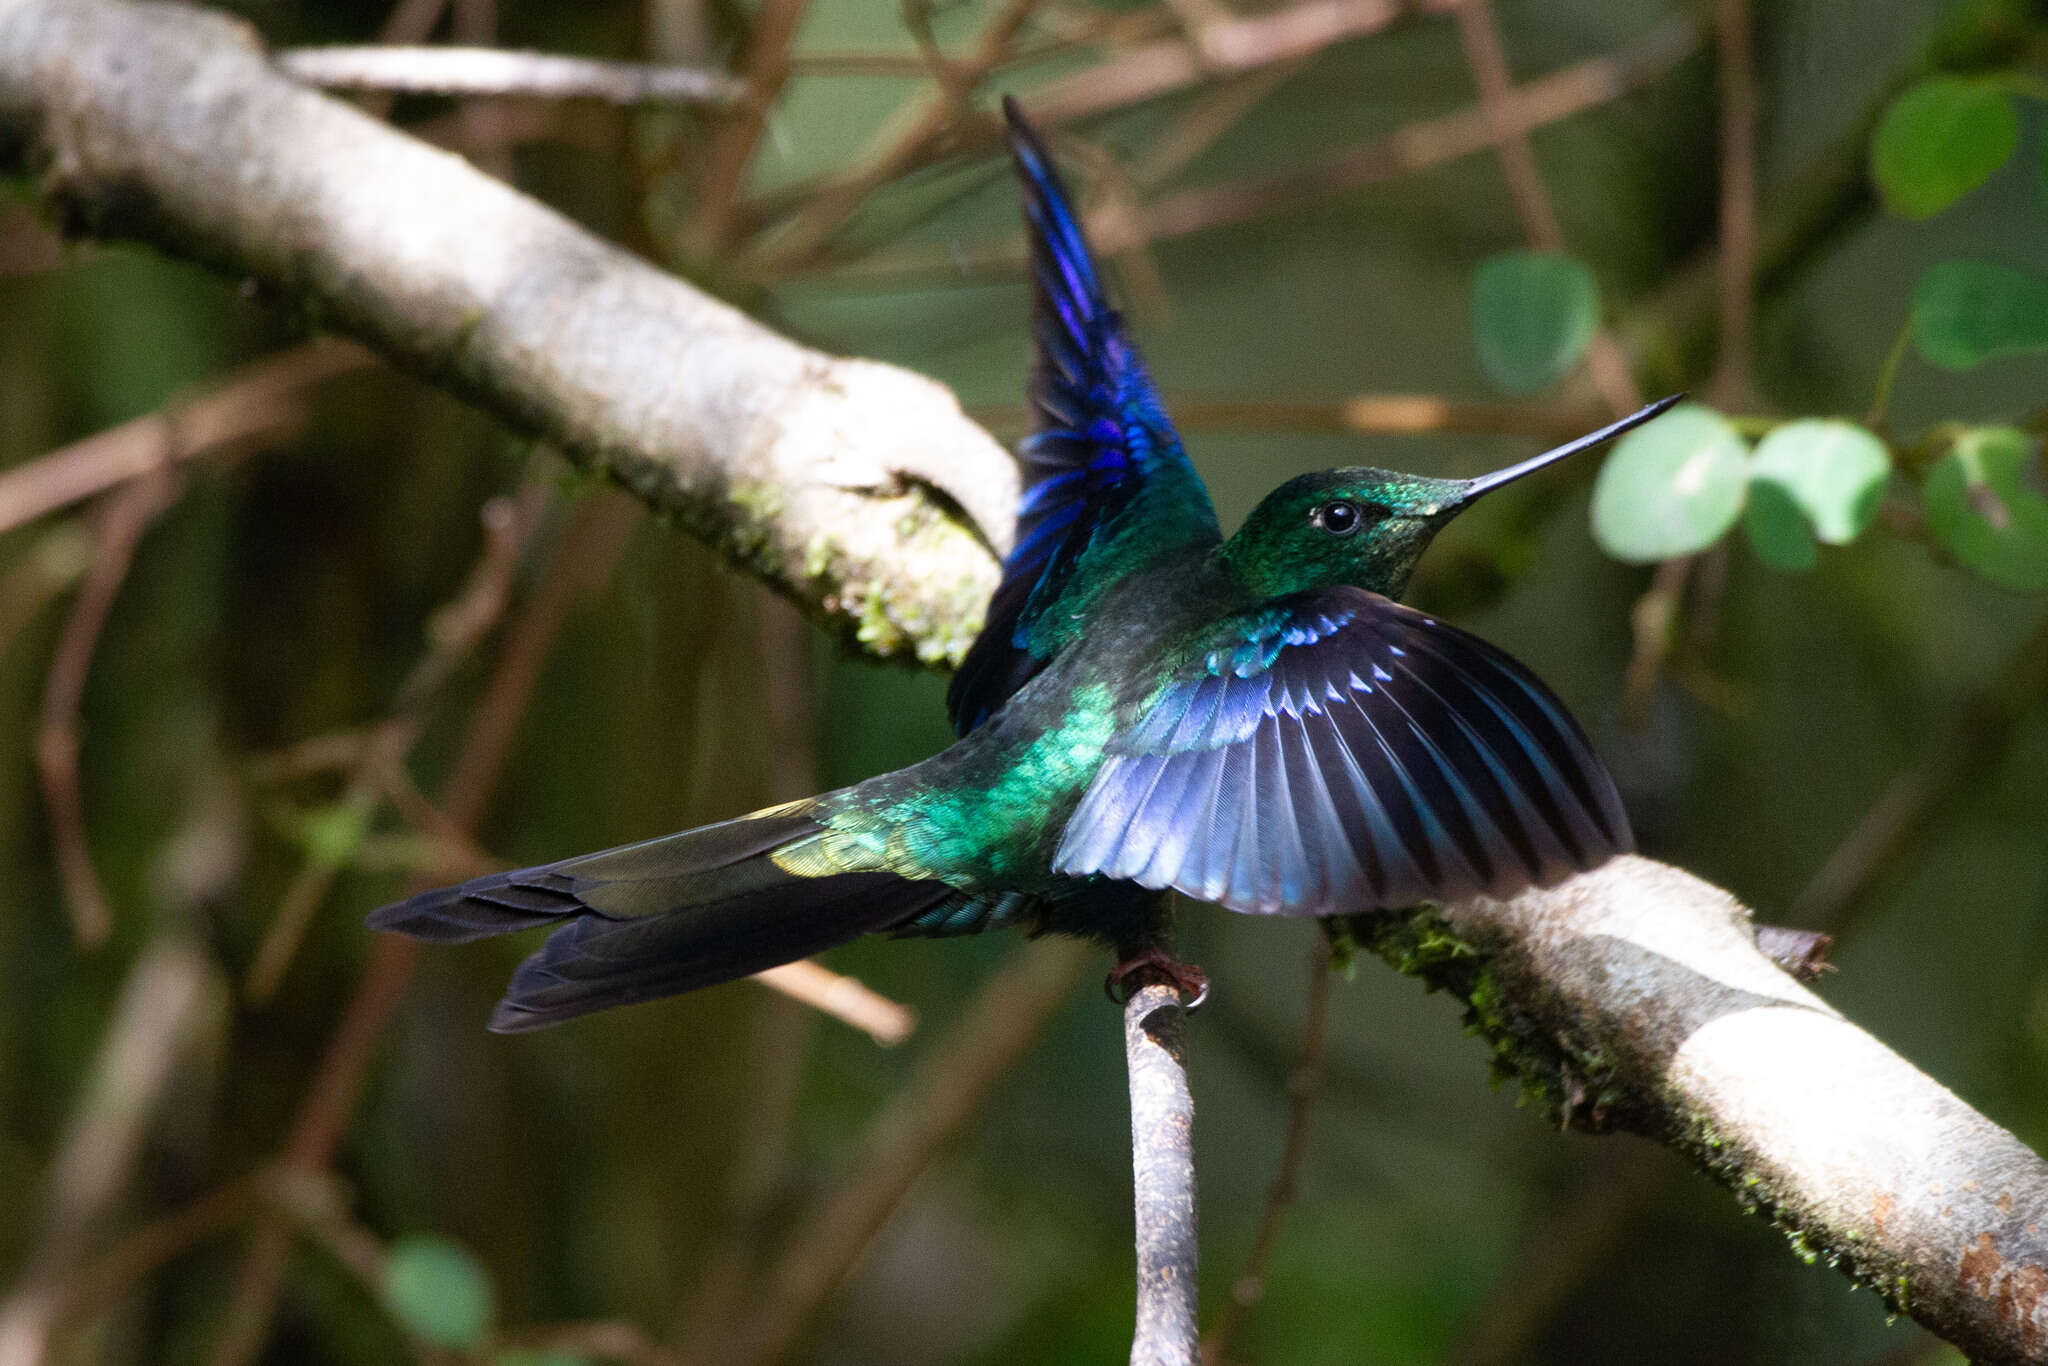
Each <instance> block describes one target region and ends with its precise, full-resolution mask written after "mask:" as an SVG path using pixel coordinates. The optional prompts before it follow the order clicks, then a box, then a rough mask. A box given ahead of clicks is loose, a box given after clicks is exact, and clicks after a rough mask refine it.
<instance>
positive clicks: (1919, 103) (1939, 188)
mask: <svg viewBox="0 0 2048 1366" xmlns="http://www.w3.org/2000/svg"><path fill="white" fill-rule="evenodd" d="M2019 137H2020V118H2019V111H2018V110H2016V109H2014V108H2013V102H2012V98H2011V97H2010V96H2009V95H2007V94H2006V93H2005V92H2004V91H2002V90H2000V89H1999V88H1998V87H1996V86H1994V85H1990V84H1988V83H1986V82H1983V81H1970V80H1963V79H1961V78H1959V77H1955V76H1936V77H1934V78H1932V79H1931V80H1925V81H1922V82H1920V83H1919V84H1918V85H1916V86H1914V87H1912V88H1911V89H1910V90H1908V91H1906V92H1905V93H1904V94H1903V95H1900V96H1899V97H1898V98H1897V99H1895V100H1893V101H1892V102H1891V104H1890V106H1889V107H1888V108H1886V110H1885V111H1884V117H1883V118H1881V119H1879V120H1878V124H1877V135H1876V137H1875V138H1873V139H1872V141H1871V144H1870V174H1871V178H1872V179H1874V180H1875V181H1876V182H1877V188H1878V190H1879V191H1880V192H1881V193H1882V194H1883V195H1884V201H1885V204H1886V205H1887V206H1888V207H1889V208H1890V209H1891V211H1892V212H1893V213H1895V214H1898V215H1899V216H1900V217H1902V218H1927V217H1930V216H1932V215H1934V214H1937V213H1940V212H1941V211H1942V210H1943V209H1945V208H1947V207H1948V206H1949V205H1951V204H1953V203H1955V202H1956V201H1957V200H1958V199H1961V198H1962V197H1963V196H1964V195H1966V194H1968V193H1969V192H1970V191H1972V190H1974V189H1976V188H1977V187H1978V186H1979V185H1982V184H1983V183H1984V182H1985V181H1986V180H1989V179H1990V178H1991V174H1992V172H1994V171H1996V170H1997V169H1998V168H1999V167H2001V166H2003V165H2004V164H2005V162H2006V158H2008V157H2010V156H2011V155H2012V153H2013V148H2015V147H2017V146H2018V145H2019Z"/></svg>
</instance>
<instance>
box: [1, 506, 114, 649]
mask: <svg viewBox="0 0 2048 1366" xmlns="http://www.w3.org/2000/svg"><path fill="white" fill-rule="evenodd" d="M91 567H92V536H91V535H90V534H89V533H88V532H87V531H86V530H85V528H84V527H82V526H80V525H79V524H78V522H77V521H75V520H73V521H64V522H58V523H56V524H55V525H53V526H51V527H49V528H48V529H47V530H45V531H44V532H42V533H41V535H40V536H39V537H38V538H37V539H36V541H35V543H34V544H32V545H30V546H29V547H28V548H27V549H26V550H24V551H23V552H22V553H21V555H20V556H19V557H18V558H17V559H16V560H15V561H14V563H13V564H10V565H9V566H7V569H6V572H5V573H0V657H4V656H5V655H6V653H7V651H9V650H11V649H13V648H14V644H15V642H16V641H17V640H19V639H20V638H21V633H22V632H23V631H25V630H27V629H28V627H29V624H30V623H31V622H33V621H34V620H35V619H36V617H38V616H39V615H41V613H42V610H43V609H44V608H45V607H48V606H49V605H50V604H51V603H53V602H55V601H56V600H57V599H58V598H60V597H62V596H63V595H64V594H65V593H66V592H67V591H69V590H70V589H71V587H72V586H73V585H75V584H76V583H77V582H78V581H79V580H80V579H82V578H84V577H85V571H86V570H87V569H89V568H91Z"/></svg>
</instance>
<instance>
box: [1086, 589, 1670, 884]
mask: <svg viewBox="0 0 2048 1366" xmlns="http://www.w3.org/2000/svg"><path fill="white" fill-rule="evenodd" d="M1289 606H1290V610H1288V611H1286V612H1284V613H1280V614H1278V615H1275V614H1274V613H1272V612H1270V611H1267V612H1263V613H1259V614H1256V615H1253V616H1248V617H1247V618H1245V619H1241V620H1239V621H1235V622H1232V623H1227V624H1226V625H1225V626H1224V627H1222V628H1220V629H1219V632H1218V639H1219V640H1220V641H1221V642H1222V643H1221V644H1220V645H1219V646H1218V647H1217V648H1215V649H1213V650H1210V651H1208V652H1207V653H1206V654H1201V653H1200V652H1197V653H1198V654H1199V655H1200V658H1199V661H1198V663H1197V664H1196V665H1195V666H1194V667H1193V668H1191V669H1190V670H1189V671H1188V672H1187V673H1186V674H1185V675H1183V676H1182V677H1180V678H1177V679H1175V680H1173V681H1171V682H1170V683H1168V684H1167V685H1166V686H1165V687H1164V688H1163V689H1162V690H1161V691H1160V692H1159V693H1158V694H1157V695H1156V696H1155V697H1154V699H1153V700H1152V701H1151V702H1150V703H1149V704H1148V707H1147V709H1146V711H1145V712H1144V713H1143V714H1142V715H1141V716H1140V717H1139V718H1138V720H1137V722H1136V724H1135V725H1133V726H1132V727H1131V728H1130V729H1129V730H1127V731H1126V732H1125V733H1124V734H1123V735H1122V736H1120V737H1119V738H1118V739H1117V740H1115V741H1113V742H1112V744H1111V747H1110V748H1111V753H1110V757H1109V758H1108V759H1107V760H1106V761H1105V762H1104V764H1103V766H1102V768H1101V770H1100V771H1099V772H1098V773H1097V775H1096V777H1095V780H1094V781H1093V783H1092V784H1091V785H1090V786H1089V788H1088V791H1087V793H1086V794H1085V795H1084V796H1083V797H1082V799H1081V803H1080V805H1079V807H1078V808H1077V809H1076V810H1075V812H1074V814H1073V816H1072V817H1071V818H1070V819H1069V820H1068V823H1067V826H1066V831H1065V834H1064V836H1063V838H1062V841H1061V844H1060V848H1059V851H1058V852H1057V854H1056V855H1055V857H1054V863H1053V866H1054V869H1055V870H1056V871H1058V872H1061V873H1066V874H1071V875H1076V876H1080V875H1085V874H1099V875H1102V876H1106V877H1111V878H1120V879H1126V880H1129V881H1133V882H1136V883H1138V884H1139V885H1140V886H1144V887H1151V888H1160V887H1173V888H1176V889H1178V890H1180V891H1182V892H1185V893H1187V894H1188V895H1190V896H1194V897H1198V898H1200V899H1203V900H1210V901H1220V902H1221V903H1223V904H1224V905H1226V906H1228V907H1230V908H1231V909H1232V910H1237V911H1246V912H1251V913H1255V914H1262V915H1339V914H1346V913H1351V912H1357V911H1364V910H1370V909H1374V908H1383V907H1401V906H1409V905H1413V904H1415V903H1416V902H1420V901H1445V900H1452V899H1455V898H1457V897H1462V896H1469V895H1473V894H1475V893H1485V894H1488V895H1492V896H1509V895H1512V894H1514V893H1515V892H1518V891H1521V890H1522V889H1524V888H1527V887H1529V886H1532V885H1533V886H1548V885H1550V884H1552V883H1555V882H1558V881H1560V880H1562V879H1563V878H1565V877H1567V876H1569V875H1570V874H1571V873H1573V872H1576V871H1579V870H1582V869H1586V868H1590V867H1593V866H1595V865H1597V864H1599V863H1601V862H1603V861H1605V860H1606V859H1608V858H1610V857H1612V856H1613V855H1615V854H1617V853H1622V852H1625V851H1627V850H1628V849H1630V848H1631V847H1632V840H1631V836H1630V834H1629V828H1628V818H1627V815H1626V814H1625V813H1624V812H1623V810H1622V806H1621V799H1620V797H1619V795H1618V794H1617V793H1616V792H1615V790H1614V783H1613V780H1612V779H1611V778H1610V777H1609V776H1608V774H1607V771H1606V769H1605V768H1604V767H1603V766H1602V765H1601V763H1600V761H1599V759H1598V758H1597V757H1596V756H1595V755H1594V753H1593V750H1592V746H1591V745H1590V744H1589V743H1588V742H1587V740H1586V736H1585V733H1584V732H1583V731H1582V730H1580V728H1579V726H1578V724H1577V723H1576V722H1575V721H1573V720H1572V718H1571V715H1570V714H1569V713H1568V712H1567V711H1566V710H1565V709H1564V706H1563V705H1562V704H1561V703H1560V702H1558V700H1557V699H1556V698H1555V697H1554V696H1552V695H1551V693H1550V690H1549V689H1547V688H1545V687H1544V686H1543V684H1542V683H1541V682H1539V681H1538V680H1537V679H1536V677H1535V676H1534V675H1533V674H1531V673H1529V671H1528V670H1527V669H1525V668H1523V667H1522V666H1521V665H1520V664H1518V663H1516V662H1515V661H1514V660H1513V659H1512V658H1510V657H1509V656H1508V655H1506V654H1504V653H1503V652H1501V651H1500V650H1498V649H1495V648H1494V647H1493V646H1491V645H1488V644H1487V643H1486V642H1484V641H1482V640H1480V639H1478V638H1477V637H1475V636H1471V635H1467V634H1466V633H1465V632H1463V631H1459V630H1457V629H1456V628H1454V627H1450V626H1447V625H1445V624H1443V623H1442V622H1440V621H1437V620H1436V619H1435V618H1433V617H1430V616H1427V615H1425V614H1423V613H1421V612H1416V611H1413V610H1411V609H1409V608H1406V607H1402V606H1400V605H1398V604H1396V603H1394V602H1391V601H1389V600H1388V599H1386V598H1383V597H1380V596H1378V595H1377V594H1373V593H1367V592H1365V591H1364V590H1362V589H1356V588H1337V589H1329V590H1323V591H1319V592H1316V593H1313V594H1305V595H1303V596H1302V597H1301V598H1300V599H1297V600H1296V601H1294V602H1293V603H1291V604H1290V605H1289Z"/></svg>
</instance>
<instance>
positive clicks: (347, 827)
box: [299, 802, 375, 868]
mask: <svg viewBox="0 0 2048 1366" xmlns="http://www.w3.org/2000/svg"><path fill="white" fill-rule="evenodd" d="M373 814H375V813H373V812H372V811H370V810H369V809H368V808H366V807H362V806H357V805H354V804H353V803H350V802H335V803H333V804H332V805H329V806H323V807H319V808H317V809H315V810H312V811H308V812H307V813H306V814H305V815H304V816H303V817H301V818H300V823H299V839H300V841H301V842H302V843H304V845H305V846H306V856H307V857H308V858H310V859H312V860H313V862H315V863H317V864H319V865H321V866H322V867H324V868H341V867H345V866H346V865H347V864H348V862H349V860H350V859H353V858H354V857H355V856H356V850H358V849H360V848H362V845H363V841H364V839H366V838H368V836H369V833H370V818H371V816H372V815H373Z"/></svg>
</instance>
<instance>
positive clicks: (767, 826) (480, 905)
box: [370, 809, 952, 1034]
mask: <svg viewBox="0 0 2048 1366" xmlns="http://www.w3.org/2000/svg"><path fill="white" fill-rule="evenodd" d="M820 829H821V827H820V826H819V825H818V824H817V822H815V821H813V820H811V819H810V817H809V816H807V815H804V814H802V813H801V812H792V811H789V810H787V809H777V810H774V811H768V812H764V813H762V814H760V815H758V816H747V817H742V818H741V819H739V820H735V821H726V822H723V823H722V824H719V825H708V826H705V827H703V828H702V829H699V830H686V831H684V832H683V833H682V834H679V835H668V836H665V837H663V838H661V839H656V840H648V841H646V842H645V843H642V844H632V845H627V846H625V847H624V848H620V849H610V850H606V851H605V852H603V853H601V854H587V855H585V856H583V857H581V858H574V859H567V860H564V861H563V862H561V863H551V864H548V865H546V866H545V867H540V868H525V869H521V870H519V871H518V872H513V873H501V874H498V875H496V876H493V877H481V878H474V879H472V880H471V881H469V882H465V883H463V884H462V885H461V886H459V887H445V888H442V889H440V890H438V891H432V892H423V893H421V894H420V895H419V896H416V897H414V898H412V899H411V900H410V901H405V902H401V903H399V904H398V905H395V906H386V907H385V908H384V909H383V910H380V911H378V912H376V913H375V914H373V915H372V916H371V917H370V925H371V927H372V928H373V929H379V930H396V931H397V932H399V933H401V934H407V935H411V936H412V937H413V938H415V939H424V940H428V941H430V942H434V943H444V944H456V943H463V942H465V941H467V940H471V939H480V938H482V937H484V936H486V935H493V934H503V933H506V932H508V931H512V930H524V929H531V928H534V927H536V926H541V925H551V924H559V925H561V928H560V929H557V930H556V931H555V932H554V934H552V935H550V936H549V937H548V941H547V942H546V943H545V944H543V945H542V946H541V948H540V950H539V951H538V952H537V953H535V954H534V955H533V956H532V957H530V958H528V959H527V960H526V961H525V962H524V963H522V964H520V965H519V970H518V971H517V972H515V973H514V974H513V976H512V983H511V986H510V987H508V988H507V990H506V992H505V999H504V1000H503V1001H501V1002H499V1003H498V1009H497V1012H496V1013H495V1014H494V1015H493V1016H492V1017H491V1028H492V1029H494V1030H496V1031H497V1032H499V1033H501V1034H509V1033H517V1032H520V1031H523V1030H528V1029H539V1028H541V1027H542V1026H544V1025H551V1024H555V1023H557V1022H558V1021H561V1020H567V1019H572V1018H574V1017H575V1016H578V1015H585V1014H588V1013H589V1012H591V1011H593V1010H603V1009H606V1008H608V1007H611V1006H617V1005H626V1004H629V1003H631V1002H634V1001H647V1000H652V999H654V998H656V997H659V996H673V995H676V994H678V993H680V992H685V991H694V990H696V989H697V988H698V987H708V986H712V985H714V984H716V983H719V982H726V981H730V980H732V979H733V978H735V977H745V976H748V975H749V974H752V973H756V972H760V971H761V970H763V969H764V968H772V967H776V966H779V965H780V964H783V963H788V962H792V961H794V960H796V959H798V958H803V957H807V956H808V955H810V954H813V953H817V952H819V951H820V950H823V949H828V948H831V947H832V946H833V945H835V944H843V943H845V942H846V941H848V940H850V939H857V938H859V937H860V936H861V935H864V934H872V933H875V932H877V931H880V930H889V929H894V928H895V927H896V926H898V925H901V924H902V923H904V922H905V921H906V920H910V919H912V918H914V917H916V916H918V915H919V914H921V913H923V912H924V911H926V910H928V909H930V908H931V907H932V906H934V905H936V904H938V903H939V902H940V901H943V900H944V899H945V898H946V897H947V896H948V895H949V894H950V893H951V891H952V889H951V888H950V887H948V886H946V885H945V884H944V883H941V882H913V881H910V880H908V879H905V878H900V877H897V876H896V875H895V874H893V873H881V872H860V873H839V874H835V875H832V876H829V877H814V878H807V877H800V876H797V875H796V874H794V873H789V872H785V871H784V870H783V869H782V868H780V867H778V866H776V864H775V862H774V861H773V860H772V859H771V858H770V857H769V855H770V854H772V853H773V852H774V851H776V850H777V849H780V848H782V847H784V846H785V845H788V844H790V843H792V842H794V841H797V840H802V839H805V838H807V837H809V836H811V835H815V834H817V833H818V832H819V830H820ZM564 921H566V922H567V923H566V924H563V923H562V922H564Z"/></svg>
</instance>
